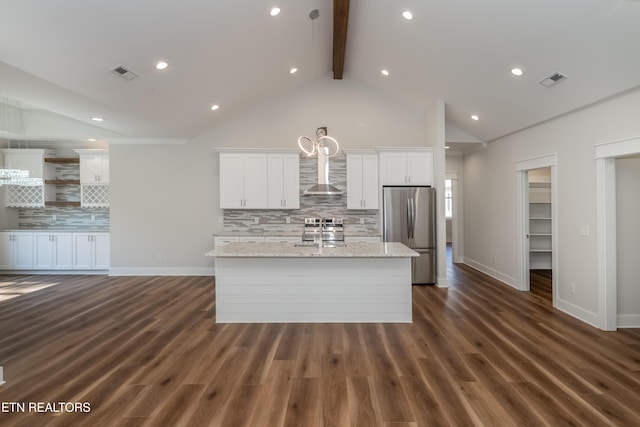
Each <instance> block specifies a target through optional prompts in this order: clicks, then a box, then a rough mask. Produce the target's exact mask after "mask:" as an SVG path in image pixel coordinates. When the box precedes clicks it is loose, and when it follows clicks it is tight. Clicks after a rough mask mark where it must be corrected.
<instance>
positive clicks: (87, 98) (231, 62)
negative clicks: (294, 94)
mask: <svg viewBox="0 0 640 427" xmlns="http://www.w3.org/2000/svg"><path fill="white" fill-rule="evenodd" d="M276 5H277V6H279V7H280V8H281V9H282V12H281V14H280V15H278V16H277V17H271V16H269V11H270V9H271V7H272V6H276ZM332 5H333V3H332V1H331V0H304V1H303V0H273V1H270V2H265V1H259V0H227V1H211V0H183V1H179V2H178V1H169V0H162V1H160V0H127V1H123V0H110V1H102V0H83V1H77V0H57V1H47V2H43V1H39V0H2V7H1V12H0V96H6V97H9V98H12V99H16V100H19V101H21V102H23V103H26V104H29V105H32V106H35V107H37V108H41V109H44V110H48V111H49V112H53V113H55V114H58V115H62V116H65V117H68V118H71V119H74V120H77V121H80V122H83V123H88V124H91V125H93V126H95V125H96V124H95V123H93V122H91V120H90V118H91V117H92V116H100V117H104V118H105V121H104V122H103V123H101V124H99V125H98V126H100V127H102V128H104V134H105V135H107V136H113V135H121V136H122V137H123V138H126V137H139V138H148V137H158V138H190V137H193V136H195V135H198V134H199V133H201V132H202V131H203V130H205V129H207V128H210V127H213V126H216V125H218V124H220V123H222V122H223V121H224V120H225V119H226V118H228V117H230V115H232V114H235V113H237V112H239V111H242V110H244V109H247V108H249V107H250V106H251V105H253V104H255V103H258V102H262V101H265V100H266V99H268V98H269V97H270V96H273V95H276V94H278V93H281V92H283V91H289V90H292V89H294V88H295V87H297V86H299V85H301V84H305V83H308V82H311V81H313V80H314V79H326V78H331V74H330V70H331V48H332V46H331V39H332V34H331V31H332V7H333V6H332ZM313 9H319V11H320V18H319V19H317V20H315V21H311V20H310V19H309V17H308V14H309V12H310V11H311V10H313ZM403 10H411V11H412V12H413V14H414V17H415V18H414V20H413V21H406V20H404V19H403V18H402V17H401V12H402V11H403ZM638 52H640V1H638V0H588V1H586V0H563V1H560V2H559V1H557V0H553V1H552V0H536V1H514V0H483V1H478V0H455V1H454V0H449V1H431V2H426V1H424V0H404V1H397V0H393V1H390V0H351V10H350V19H349V29H348V38H347V49H346V63H345V74H344V79H345V80H347V79H355V80H360V81H363V82H365V83H367V84H368V85H370V86H371V87H372V88H373V89H377V90H380V91H382V92H384V93H386V94H388V95H389V96H390V97H393V98H398V99H400V100H403V101H404V102H406V103H409V104H411V105H414V106H415V107H416V108H425V107H426V106H428V105H430V104H431V103H432V102H433V99H435V98H440V99H443V100H444V101H445V102H446V117H447V125H448V128H451V129H459V130H460V132H458V133H457V134H460V135H467V136H469V138H466V139H465V141H455V140H451V138H449V137H448V138H447V139H448V141H450V142H470V141H469V139H474V138H475V139H477V140H481V141H491V140H493V139H495V138H498V137H500V136H503V135H506V134H509V133H512V132H515V131H517V130H520V129H523V128H526V127H528V126H531V125H533V124H536V123H539V122H542V121H545V120H548V119H550V118H553V117H556V116H559V115H562V114H564V113H566V112H568V111H572V110H575V109H577V108H580V107H583V106H585V105H588V104H591V103H594V102H597V101H598V100H601V99H604V98H607V97H609V96H612V95H614V94H617V93H621V92H624V91H627V90H630V89H632V88H634V87H637V86H638V85H640V54H638ZM160 59H164V60H166V61H167V62H169V68H168V69H166V70H164V71H162V72H159V71H156V70H155V68H154V64H155V63H156V61H158V60H160ZM117 65H124V66H126V67H128V68H130V69H131V70H133V71H134V72H136V73H137V74H139V78H138V79H136V80H133V81H131V82H126V81H124V80H122V79H120V78H118V77H116V76H114V75H113V74H111V73H110V72H109V70H110V69H111V68H113V67H115V66H117ZM293 66H295V67H297V68H298V69H299V71H298V73H297V74H295V75H290V74H289V73H288V71H289V69H290V68H291V67H293ZM513 66H520V67H522V68H523V69H524V70H525V73H526V74H525V75H524V76H523V77H521V78H515V77H514V76H512V75H511V74H510V72H509V70H510V69H511V68H512V67H513ZM382 68H386V69H388V70H389V72H390V75H389V76H388V77H383V76H381V74H380V70H381V69H382ZM556 71H558V72H562V73H564V74H566V75H567V76H568V77H569V78H568V79H567V80H566V81H564V82H561V83H559V84H557V85H556V86H554V87H553V88H545V87H543V86H542V85H540V84H539V81H541V80H542V79H544V78H545V77H547V76H548V75H550V74H551V73H553V72H556ZM214 103H216V104H220V106H221V108H220V109H219V110H218V111H216V112H212V111H210V109H209V107H210V106H211V104H214ZM471 114H478V115H479V116H480V120H479V121H477V122H475V121H472V120H471V119H470V115H471ZM448 135H449V133H448ZM88 136H89V135H88ZM454 139H455V138H454Z"/></svg>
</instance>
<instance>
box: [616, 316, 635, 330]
mask: <svg viewBox="0 0 640 427" xmlns="http://www.w3.org/2000/svg"><path fill="white" fill-rule="evenodd" d="M618 328H640V314H618Z"/></svg>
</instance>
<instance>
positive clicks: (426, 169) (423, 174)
mask: <svg viewBox="0 0 640 427" xmlns="http://www.w3.org/2000/svg"><path fill="white" fill-rule="evenodd" d="M407 175H408V176H409V179H408V181H409V182H408V183H409V184H411V185H433V153H432V152H409V153H407Z"/></svg>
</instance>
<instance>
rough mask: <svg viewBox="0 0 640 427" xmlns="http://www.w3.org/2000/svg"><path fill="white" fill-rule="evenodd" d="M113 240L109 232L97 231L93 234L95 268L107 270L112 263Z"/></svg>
mask: <svg viewBox="0 0 640 427" xmlns="http://www.w3.org/2000/svg"><path fill="white" fill-rule="evenodd" d="M110 242H111V240H110V235H109V233H96V234H94V235H93V250H94V257H93V268H95V269H97V270H106V269H108V268H109V266H110V264H111V252H110V251H111V243H110Z"/></svg>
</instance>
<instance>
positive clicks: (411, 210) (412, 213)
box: [408, 198, 416, 243]
mask: <svg viewBox="0 0 640 427" xmlns="http://www.w3.org/2000/svg"><path fill="white" fill-rule="evenodd" d="M408 212H409V239H413V238H414V232H415V228H416V227H415V220H416V204H415V200H413V198H410V199H409V208H408ZM411 243H413V242H411Z"/></svg>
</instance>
